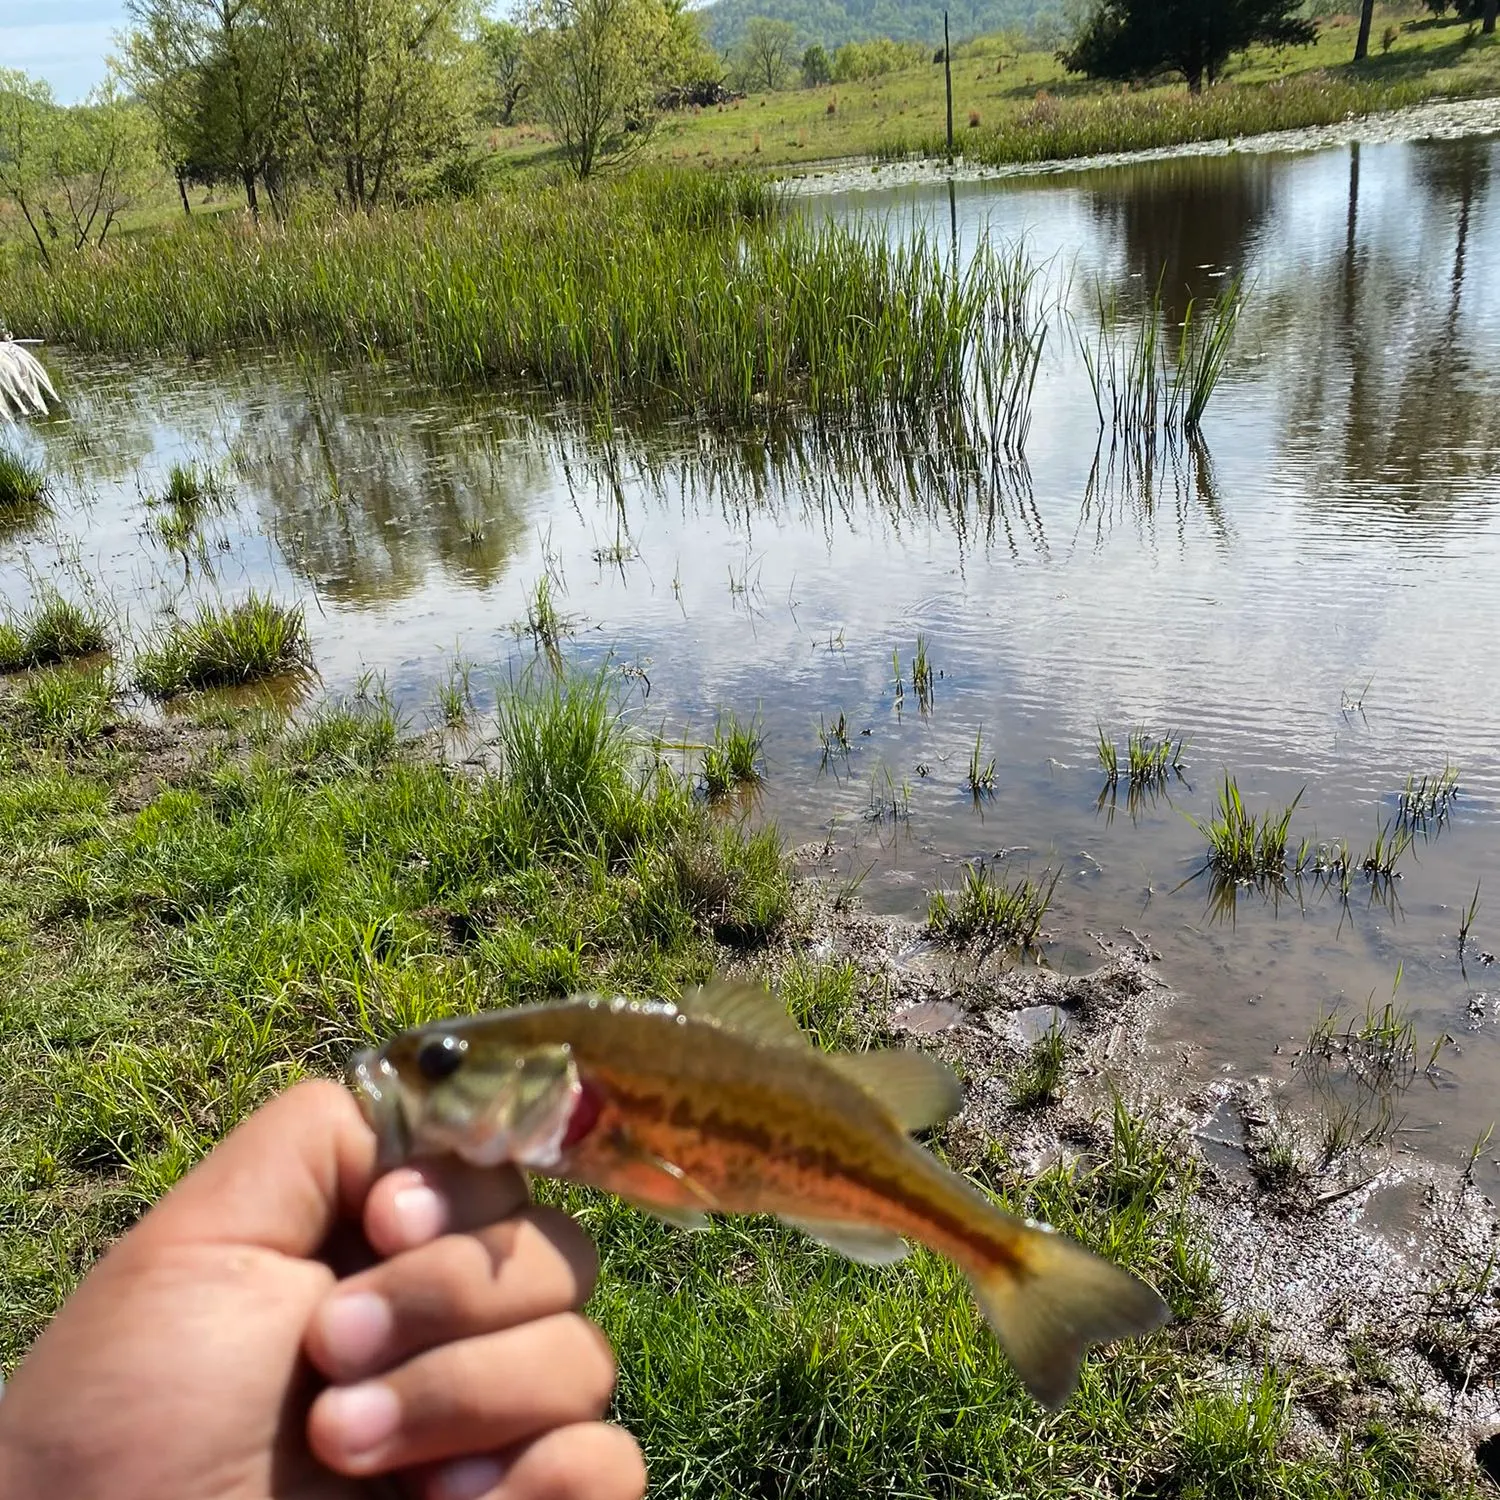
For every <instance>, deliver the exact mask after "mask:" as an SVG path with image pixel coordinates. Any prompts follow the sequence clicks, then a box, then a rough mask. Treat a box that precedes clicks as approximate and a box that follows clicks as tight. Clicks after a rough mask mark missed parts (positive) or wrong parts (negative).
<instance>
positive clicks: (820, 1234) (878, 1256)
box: [781, 1214, 910, 1266]
mask: <svg viewBox="0 0 1500 1500" xmlns="http://www.w3.org/2000/svg"><path fill="white" fill-rule="evenodd" d="M781 1218H782V1221H783V1222H784V1223H787V1224H790V1225H791V1226H792V1228H793V1229H800V1230H801V1231H802V1232H803V1233H804V1234H810V1235H811V1236H812V1237H813V1238H814V1239H815V1240H817V1242H818V1243H819V1244H820V1245H827V1246H828V1248H829V1249H830V1250H837V1251H838V1253H839V1254H840V1255H847V1256H848V1257H849V1259H850V1260H857V1261H858V1262H859V1263H860V1264H861V1265H864V1266H889V1265H894V1264H895V1263H896V1262H897V1261H898V1260H901V1259H902V1258H903V1257H904V1256H905V1255H906V1253H907V1251H908V1250H909V1249H910V1246H908V1245H907V1243H906V1241H905V1240H903V1239H902V1238H901V1236H900V1235H898V1234H892V1233H891V1232H890V1230H888V1229H877V1228H875V1227H874V1226H873V1225H870V1224H846V1223H842V1222H836V1221H835V1222H830V1221H829V1220H827V1219H793V1218H789V1217H787V1215H785V1214H783V1215H782V1216H781Z"/></svg>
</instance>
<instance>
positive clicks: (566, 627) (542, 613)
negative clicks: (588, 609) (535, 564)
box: [521, 573, 573, 665]
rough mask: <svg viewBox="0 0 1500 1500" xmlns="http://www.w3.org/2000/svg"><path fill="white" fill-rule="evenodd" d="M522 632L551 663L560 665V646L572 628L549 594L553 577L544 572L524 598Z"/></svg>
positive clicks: (550, 593) (571, 624)
mask: <svg viewBox="0 0 1500 1500" xmlns="http://www.w3.org/2000/svg"><path fill="white" fill-rule="evenodd" d="M521 630H522V633H523V634H525V635H529V636H530V637H531V639H532V642H533V643H534V644H535V646H536V649H537V650H538V651H540V652H542V653H543V655H545V656H546V657H547V658H548V660H549V661H552V662H553V663H554V665H560V664H561V660H562V658H561V645H562V639H563V637H564V636H565V635H569V634H571V633H572V630H573V620H572V618H571V617H570V616H568V615H565V614H563V613H562V611H561V610H560V609H558V607H557V600H556V598H555V597H554V596H553V593H552V579H551V576H550V575H549V574H546V573H544V574H543V575H542V576H541V577H540V578H538V579H537V581H536V584H535V586H534V587H533V588H532V590H531V593H530V594H529V595H528V597H527V600H526V620H525V623H524V624H523V625H522V626H521Z"/></svg>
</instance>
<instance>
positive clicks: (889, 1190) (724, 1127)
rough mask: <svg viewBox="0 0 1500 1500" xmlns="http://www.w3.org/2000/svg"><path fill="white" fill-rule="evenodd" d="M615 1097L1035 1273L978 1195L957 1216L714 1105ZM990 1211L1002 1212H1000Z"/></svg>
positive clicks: (1014, 1271)
mask: <svg viewBox="0 0 1500 1500" xmlns="http://www.w3.org/2000/svg"><path fill="white" fill-rule="evenodd" d="M609 1092H610V1094H611V1096H612V1098H613V1100H614V1103H615V1105H616V1107H617V1108H619V1109H620V1110H621V1111H622V1112H623V1113H624V1114H625V1115H627V1116H630V1115H635V1116H637V1117H639V1118H643V1119H647V1120H651V1121H654V1122H656V1123H659V1124H666V1125H668V1126H670V1127H672V1128H674V1129H677V1130H697V1131H700V1132H702V1133H703V1134H704V1135H707V1136H710V1137H713V1138H714V1139H717V1140H723V1141H729V1142H732V1143H733V1144H735V1145H737V1146H745V1147H748V1148H749V1149H750V1150H751V1151H753V1152H756V1153H758V1154H759V1155H761V1156H764V1157H767V1158H772V1159H776V1160H782V1161H787V1162H790V1163H791V1164H793V1165H794V1166H796V1167H798V1168H799V1169H801V1170H802V1171H805V1172H809V1173H817V1174H821V1175H822V1176H824V1177H832V1178H844V1179H846V1180H848V1181H852V1182H854V1183H856V1184H857V1185H858V1186H860V1187H861V1188H863V1189H865V1191H867V1192H873V1193H875V1194H877V1195H878V1196H880V1197H882V1198H885V1199H888V1200H889V1201H891V1202H893V1203H895V1204H897V1205H898V1206H899V1207H901V1208H903V1209H905V1210H906V1211H907V1213H909V1214H910V1215H911V1216H912V1218H913V1219H915V1220H919V1221H923V1222H925V1223H928V1224H931V1225H932V1226H933V1227H934V1228H935V1229H937V1230H938V1231H939V1232H941V1233H943V1234H945V1235H947V1236H948V1238H949V1239H952V1240H957V1241H960V1242H961V1243H963V1244H966V1245H969V1246H971V1247H972V1248H973V1249H974V1252H975V1254H976V1257H977V1258H978V1259H980V1260H982V1261H985V1262H988V1263H990V1264H992V1265H993V1264H995V1263H997V1262H998V1263H999V1264H1001V1265H1003V1266H1004V1267H1005V1268H1006V1269H1007V1270H1008V1271H1009V1272H1010V1273H1011V1275H1013V1276H1016V1277H1024V1276H1026V1275H1027V1274H1029V1271H1030V1268H1029V1266H1028V1265H1027V1264H1026V1262H1025V1261H1024V1260H1023V1259H1022V1258H1021V1257H1020V1256H1019V1255H1018V1254H1017V1253H1016V1251H1015V1248H1014V1247H1013V1246H1011V1245H1009V1244H1006V1243H1005V1242H1004V1241H1003V1240H1001V1239H1000V1237H999V1236H998V1235H996V1234H994V1233H993V1232H991V1231H990V1230H988V1229H987V1228H986V1226H985V1225H984V1224H982V1223H980V1222H976V1220H977V1219H978V1217H979V1215H980V1213H982V1212H983V1211H984V1209H986V1208H990V1205H989V1204H987V1203H985V1202H984V1200H982V1199H978V1198H977V1194H976V1200H977V1201H976V1202H975V1204H974V1213H973V1215H969V1214H963V1213H954V1212H952V1211H950V1210H949V1208H948V1207H947V1206H946V1205H944V1204H942V1203H937V1202H934V1201H933V1199H932V1197H931V1196H929V1195H928V1194H927V1193H925V1192H923V1191H922V1189H921V1187H920V1186H917V1187H909V1186H908V1185H907V1184H906V1183H904V1182H902V1181H901V1180H900V1179H899V1178H897V1177H893V1176H891V1175H890V1174H889V1173H885V1172H882V1171H880V1170H879V1169H878V1168H877V1167H875V1166H874V1165H873V1164H871V1163H869V1162H849V1161H846V1160H845V1159H844V1158H843V1157H841V1156H838V1155H836V1154H835V1153H834V1152H832V1151H829V1150H826V1149H824V1148H822V1147H819V1146H815V1145H808V1144H804V1143H803V1142H801V1141H797V1140H793V1139H791V1138H789V1137H788V1136H786V1135H785V1134H782V1133H778V1132H772V1131H770V1130H768V1129H766V1127H765V1126H763V1125H758V1124H755V1123H753V1122H751V1121H748V1120H739V1119H733V1118H726V1117H725V1116H724V1115H722V1114H720V1113H719V1112H718V1111H717V1110H716V1109H714V1108H713V1107H712V1106H710V1107H709V1108H708V1110H707V1111H706V1112H705V1113H699V1112H698V1111H697V1110H696V1109H695V1108H694V1107H693V1103H692V1101H691V1100H689V1099H687V1098H685V1097H679V1098H677V1099H675V1100H672V1101H668V1099H667V1098H666V1097H665V1096H664V1095H662V1094H656V1093H636V1092H634V1091H631V1090H629V1089H628V1088H623V1087H621V1086H620V1084H619V1083H618V1081H617V1080H614V1079H612V1080H611V1083H610V1090H609ZM913 1149H916V1150H920V1149H921V1148H920V1147H914V1148H913ZM934 1165H935V1166H936V1167H937V1168H938V1170H939V1171H944V1172H947V1171H949V1169H948V1168H946V1167H944V1166H943V1165H942V1163H941V1162H937V1161H936V1160H934ZM950 1175H952V1174H950ZM958 1184H962V1185H963V1186H964V1187H967V1186H968V1184H967V1183H963V1179H962V1178H956V1181H955V1185H956V1186H957V1185H958ZM990 1211H991V1212H996V1213H998V1212H999V1210H997V1209H990Z"/></svg>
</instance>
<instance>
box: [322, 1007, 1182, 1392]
mask: <svg viewBox="0 0 1500 1500" xmlns="http://www.w3.org/2000/svg"><path fill="white" fill-rule="evenodd" d="M350 1081H351V1083H352V1084H353V1086H354V1088H355V1089H356V1091H357V1092H358V1094H359V1096H360V1102H361V1105H362V1106H363V1109H364V1112H365V1116H366V1118H367V1119H368V1120H369V1122H370V1124H371V1126H372V1127H373V1128H374V1130H375V1132H376V1134H377V1135H378V1136H379V1138H380V1149H381V1157H382V1161H383V1162H384V1163H385V1164H386V1165H388V1166H394V1165H396V1164H397V1163H399V1162H401V1161H405V1160H407V1159H409V1158H411V1157H414V1156H431V1155H440V1154H442V1153H445V1152H453V1153H456V1154H457V1155H458V1156H460V1157H462V1158H463V1159H464V1160H465V1161H467V1162H471V1163H473V1164H475V1165H476V1166H494V1165H498V1164H499V1163H501V1162H513V1163H515V1165H516V1166H518V1167H521V1168H524V1169H525V1170H527V1171H531V1172H540V1173H544V1174H546V1175H548V1176H551V1177H563V1178H567V1179H568V1180H570V1181H572V1182H579V1183H586V1184H588V1185H590V1186H592V1187H597V1188H604V1189H605V1190H606V1191H608V1192H612V1193H617V1194H619V1196H620V1197H622V1198H624V1199H626V1200H628V1201H629V1202H631V1203H634V1204H636V1205H637V1206H639V1207H640V1208H643V1209H645V1210H647V1211H648V1212H650V1213H653V1214H655V1215H657V1216H658V1217H659V1218H662V1219H665V1220H667V1221H668V1222H670V1223H674V1224H679V1225H683V1226H685V1227H695V1226H699V1227H701V1225H702V1224H703V1223H704V1222H705V1219H704V1216H705V1214H708V1213H745V1214H749V1213H766V1214H775V1215H777V1216H778V1217H779V1218H781V1219H783V1220H784V1221H785V1222H787V1223H788V1224H792V1225H795V1226H797V1227H798V1228H800V1229H803V1230H805V1231H806V1232H807V1233H808V1234H810V1235H812V1236H813V1237H814V1238H815V1239H817V1240H820V1241H821V1242H822V1243H824V1244H826V1245H829V1246H831V1247H832V1248H833V1249H835V1250H838V1251H840V1252H842V1253H843V1254H845V1255H847V1256H850V1257H851V1258H852V1259H854V1260H858V1261H864V1262H867V1263H872V1264H882V1263H885V1262H888V1261H894V1260H898V1259H900V1257H901V1256H902V1255H903V1254H905V1252H906V1248H907V1247H906V1243H905V1242H906V1241H907V1240H908V1239H911V1240H920V1241H921V1242H922V1243H923V1244H925V1245H928V1246H930V1247H931V1248H932V1249H933V1250H936V1251H937V1252H938V1253H939V1254H942V1255H945V1256H947V1257H949V1259H951V1260H952V1261H954V1262H955V1263H956V1264H957V1265H958V1266H959V1267H960V1268H961V1269H962V1270H963V1271H964V1272H965V1274H966V1275H967V1276H968V1278H969V1282H970V1284H971V1285H972V1287H973V1289H974V1295H975V1297H976V1299H977V1300H978V1302H979V1306H980V1307H981V1309H982V1310H983V1312H984V1315H985V1317H986V1318H988V1320H989V1322H990V1326H991V1327H992V1328H993V1329H994V1331H995V1335H996V1337H997V1338H998V1339H999V1341H1000V1343H1001V1346H1002V1347H1003V1348H1004V1349H1005V1352H1006V1353H1007V1355H1009V1357H1010V1360H1011V1363H1012V1364H1013V1365H1014V1366H1015V1368H1016V1370H1017V1371H1018V1373H1019V1374H1020V1376H1021V1379H1022V1380H1023V1381H1025V1383H1026V1386H1027V1388H1028V1389H1029V1390H1030V1391H1031V1393H1032V1394H1033V1395H1034V1396H1035V1397H1036V1398H1037V1399H1038V1400H1039V1401H1041V1402H1043V1403H1044V1404H1045V1405H1047V1406H1054V1407H1055V1406H1059V1405H1061V1404H1062V1403H1063V1402H1064V1401H1065V1400H1066V1399H1067V1398H1068V1396H1069V1394H1070V1393H1071V1391H1072V1390H1073V1387H1074V1384H1075V1383H1076V1381H1077V1378H1078V1366H1079V1361H1080V1360H1081V1359H1082V1357H1083V1352H1084V1350H1085V1349H1086V1348H1087V1347H1088V1346H1089V1345H1090V1344H1094V1343H1100V1342H1103V1341H1105V1340H1108V1339H1115V1338H1120V1337H1122V1336H1124V1335H1127V1334H1134V1333H1143V1332H1145V1331H1146V1330H1148V1329H1150V1328H1154V1327H1156V1326H1157V1325H1158V1324H1159V1323H1161V1322H1163V1321H1164V1320H1165V1319H1166V1317H1167V1309H1166V1306H1165V1305H1164V1304H1163V1302H1162V1300H1161V1298H1160V1297H1158V1296H1157V1295H1156V1293H1155V1292H1153V1291H1152V1290H1151V1289H1150V1288H1149V1287H1147V1286H1146V1285H1145V1284H1144V1283H1142V1282H1141V1281H1138V1280H1137V1279H1136V1278H1135V1277H1134V1276H1132V1275H1130V1274H1129V1273H1127V1272H1125V1271H1123V1270H1121V1269H1120V1268H1119V1267H1117V1266H1113V1265H1110V1264H1109V1263H1108V1262H1107V1261H1104V1260H1101V1259H1099V1257H1098V1256H1095V1255H1092V1254H1090V1253H1089V1252H1088V1251H1087V1250H1084V1249H1083V1248H1082V1247H1081V1246H1079V1245H1077V1244H1075V1243H1074V1242H1073V1241H1072V1240H1070V1239H1066V1238H1065V1237H1063V1236H1062V1235H1059V1234H1056V1233H1054V1232H1053V1231H1052V1230H1050V1229H1048V1228H1047V1227H1046V1226H1045V1225H1040V1224H1035V1223H1032V1222H1030V1221H1022V1220H1020V1219H1016V1218H1013V1217H1012V1216H1011V1215H1009V1214H1007V1213H1003V1212H1001V1210H1000V1209H998V1208H996V1207H995V1205H994V1204H993V1203H991V1202H990V1201H989V1200H988V1199H987V1198H985V1197H984V1196H983V1195H982V1194H981V1193H979V1192H978V1191H977V1190H976V1189H975V1188H974V1187H972V1186H971V1185H970V1184H969V1183H968V1182H966V1181H965V1180H964V1179H963V1178H962V1177H960V1176H958V1175H957V1174H956V1173H954V1172H952V1171H950V1170H949V1169H948V1168H947V1167H945V1166H944V1165H943V1164H942V1163H941V1162H939V1161H938V1159H937V1158H936V1157H935V1156H933V1155H932V1154H931V1153H930V1152H928V1151H925V1150H924V1149H923V1148H922V1147H921V1146H919V1145H917V1144H916V1143H915V1142H914V1141H912V1140H911V1139H909V1137H908V1134H907V1132H908V1131H913V1130H923V1129H926V1128H927V1127H929V1126H932V1125H936V1124H938V1123H939V1122H941V1121H943V1120H945V1119H947V1118H948V1117H949V1116H950V1115H952V1114H954V1113H956V1112H957V1111H958V1109H959V1108H960V1106H961V1105H962V1103H963V1090H962V1087H961V1085H960V1084H959V1081H958V1079H957V1078H956V1077H955V1076H954V1074H953V1072H952V1071H951V1070H950V1069H949V1068H948V1067H946V1066H945V1065H944V1064H943V1063H941V1062H940V1061H938V1060H937V1059H936V1058H934V1057H931V1056H929V1055H928V1054H926V1053H923V1052H916V1051H907V1050H899V1049H898V1050H892V1051H872V1052H834V1053H829V1052H820V1051H818V1050H817V1048H815V1047H814V1046H813V1045H812V1044H811V1042H810V1041H809V1040H808V1038H807V1037H806V1036H805V1035H804V1034H803V1033H802V1032H801V1031H800V1030H798V1028H797V1025H796V1023H795V1022H794V1021H793V1020H792V1018H791V1017H790V1015H788V1014H787V1012H786V1010H785V1009H784V1008H783V1007H782V1006H781V1005H780V1004H779V1003H778V1002H777V1001H776V1000H775V999H774V998H773V997H772V996H771V995H770V994H768V993H767V992H766V991H765V990H763V989H758V988H755V987H752V986H748V985H737V984H727V983H716V984H713V985H710V986H707V987H705V988H703V989H694V990H688V991H686V992H685V993H684V994H683V996H682V998H681V1000H680V1001H679V1002H678V1003H677V1004H675V1005H669V1004H657V1003H635V1002H631V1001H626V1000H624V999H615V1000H607V999H602V998H599V997H597V996H581V997H578V998H575V999H572V1000H568V1001H565V1002H562V1003H560V1004H555V1005H537V1006H528V1007H523V1008H518V1009H515V1010H504V1011H494V1012H490V1013H488V1014H484V1015H477V1016H466V1017H461V1018H457V1019H454V1020H451V1021H441V1022H437V1023H434V1024H433V1025H430V1026H419V1027H416V1028H414V1029H412V1030H411V1031H407V1032H403V1033H402V1034H401V1035H400V1036H398V1037H396V1038H395V1039H394V1040H392V1041H390V1042H388V1043H387V1044H386V1045H385V1046H384V1047H381V1048H380V1049H378V1050H376V1051H369V1052H363V1053H361V1054H360V1055H359V1056H358V1057H356V1058H355V1059H354V1060H353V1062H352V1063H351V1064H350Z"/></svg>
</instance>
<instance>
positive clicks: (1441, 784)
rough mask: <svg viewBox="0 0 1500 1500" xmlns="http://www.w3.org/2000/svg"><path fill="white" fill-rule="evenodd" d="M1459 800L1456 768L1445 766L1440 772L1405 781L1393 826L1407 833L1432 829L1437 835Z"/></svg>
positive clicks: (1413, 777) (1413, 776) (1411, 776)
mask: <svg viewBox="0 0 1500 1500" xmlns="http://www.w3.org/2000/svg"><path fill="white" fill-rule="evenodd" d="M1457 796H1458V767H1457V766H1453V765H1445V766H1444V767H1443V769H1442V770H1441V771H1436V772H1431V773H1426V774H1424V775H1422V776H1420V777H1419V776H1417V775H1416V774H1415V773H1413V774H1412V775H1410V776H1408V777H1407V778H1406V785H1405V786H1404V787H1403V788H1402V790H1401V796H1400V799H1399V801H1398V803H1397V806H1396V822H1397V824H1398V826H1399V827H1402V828H1406V829H1413V830H1415V829H1421V830H1423V831H1424V832H1425V831H1427V830H1428V829H1431V830H1432V831H1433V832H1436V831H1437V830H1438V829H1439V828H1441V827H1442V826H1443V824H1444V823H1445V822H1446V821H1447V819H1448V813H1449V812H1450V810H1451V809H1452V807H1453V803H1454V800H1455V799H1456V798H1457Z"/></svg>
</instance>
